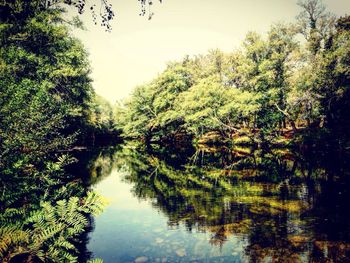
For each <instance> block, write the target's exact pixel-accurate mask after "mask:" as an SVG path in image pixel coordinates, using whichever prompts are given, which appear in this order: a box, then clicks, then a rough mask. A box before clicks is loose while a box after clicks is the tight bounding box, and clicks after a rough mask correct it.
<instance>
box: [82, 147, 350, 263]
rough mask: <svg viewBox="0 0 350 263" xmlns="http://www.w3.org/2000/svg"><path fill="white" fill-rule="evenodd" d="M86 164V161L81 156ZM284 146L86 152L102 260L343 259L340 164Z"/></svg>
mask: <svg viewBox="0 0 350 263" xmlns="http://www.w3.org/2000/svg"><path fill="white" fill-rule="evenodd" d="M86 160H88V161H87V162H86ZM347 160H348V159H347V158H346V156H341V155H339V154H334V153H333V154H328V155H326V154H320V155H317V154H315V153H312V154H300V153H299V154H297V153H295V152H292V151H290V150H286V149H272V150H266V151H262V150H256V149H255V150H254V149H249V148H238V147H236V148H233V149H231V148H227V147H221V148H217V147H216V148H209V147H203V146H200V147H197V148H196V149H195V148H192V147H186V148H174V147H168V148H161V147H159V146H158V147H157V146H153V147H146V146H144V145H141V144H126V145H124V146H119V147H117V148H110V149H104V150H102V151H100V152H96V153H94V154H91V155H90V157H89V158H87V159H86V158H85V162H82V164H81V165H83V164H84V165H85V169H82V170H81V171H85V173H86V174H88V176H87V175H86V178H89V179H88V180H86V184H87V185H91V187H92V188H93V189H95V190H96V191H97V192H99V193H101V194H102V195H103V196H105V197H107V199H108V200H109V205H108V206H107V208H106V210H105V211H104V213H103V214H102V215H101V216H99V217H97V218H95V219H94V227H93V228H92V230H91V232H90V233H89V234H88V243H87V250H88V251H89V252H90V253H91V254H92V256H93V257H97V258H102V259H103V260H104V262H349V261H350V260H349V258H350V220H348V219H349V205H348V202H349V201H348V200H350V199H349V197H350V195H349V190H348V189H349V185H350V184H349V164H348V162H347Z"/></svg>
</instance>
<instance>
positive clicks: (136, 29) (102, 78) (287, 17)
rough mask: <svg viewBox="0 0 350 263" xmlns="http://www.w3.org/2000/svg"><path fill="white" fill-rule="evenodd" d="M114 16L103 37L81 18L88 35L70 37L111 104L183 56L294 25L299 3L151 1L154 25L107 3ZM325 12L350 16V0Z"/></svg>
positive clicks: (120, 0) (121, 4) (127, 4)
mask: <svg viewBox="0 0 350 263" xmlns="http://www.w3.org/2000/svg"><path fill="white" fill-rule="evenodd" d="M110 2H111V3H112V4H113V9H114V10H115V12H116V17H115V19H114V21H113V22H112V26H113V30H112V32H111V33H107V32H105V31H104V29H103V28H101V27H100V26H95V25H93V23H92V20H91V15H90V13H89V12H88V10H87V11H86V14H84V15H83V16H82V20H83V21H84V23H85V25H86V27H87V30H86V31H81V30H76V31H74V33H75V34H76V36H78V37H79V38H80V39H81V40H82V41H83V43H84V45H85V47H86V48H87V50H88V52H89V54H90V61H91V65H92V70H93V71H92V75H91V76H92V78H93V80H94V83H93V85H94V88H95V90H96V92H97V93H98V94H100V95H102V96H103V97H105V98H106V99H108V100H109V101H110V102H112V103H114V102H115V101H116V100H120V99H123V98H125V97H127V95H128V94H130V92H131V91H132V89H133V88H134V87H135V86H137V85H139V84H142V83H145V82H148V81H150V80H152V79H153V78H154V77H156V76H157V74H158V73H160V72H161V71H162V70H163V69H164V68H165V65H166V62H167V61H171V60H179V59H181V58H183V57H184V56H185V55H186V54H188V55H195V54H200V53H202V54H203V53H206V52H207V51H208V50H209V49H214V48H219V49H221V50H223V51H231V50H234V49H235V48H237V47H239V45H240V43H241V42H242V41H243V39H244V37H245V35H246V33H247V32H248V31H252V30H254V31H257V32H260V33H264V32H266V31H267V30H268V29H269V27H270V25H271V24H272V23H274V22H281V21H284V22H292V21H294V19H295V16H296V15H297V14H298V13H299V11H300V9H299V7H298V6H297V5H296V2H297V0H163V4H159V3H158V1H157V0H154V5H153V11H154V13H155V15H154V16H153V18H152V20H150V21H149V20H148V19H147V17H140V16H139V12H140V6H139V5H138V1H137V0H110ZM324 3H325V4H326V6H327V7H328V10H329V11H331V12H333V13H335V14H337V15H344V14H346V13H347V14H350V0H325V1H324Z"/></svg>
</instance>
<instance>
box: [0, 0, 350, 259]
mask: <svg viewBox="0 0 350 263" xmlns="http://www.w3.org/2000/svg"><path fill="white" fill-rule="evenodd" d="M87 2H88V1H43V0H34V1H25V0H18V1H17V0H16V1H13V0H4V1H1V2H0V36H1V37H0V261H1V262H102V260H100V259H98V257H96V258H95V255H91V254H89V253H88V252H87V250H88V249H87V248H86V246H87V245H86V242H87V239H88V238H87V237H86V236H87V233H89V231H93V228H94V220H95V219H94V217H95V216H97V215H100V214H103V211H104V209H105V208H106V207H107V206H108V202H107V201H106V199H105V198H104V197H103V194H102V195H101V194H100V193H98V192H96V191H95V190H94V187H93V185H94V184H95V183H98V181H100V180H102V179H103V178H104V177H105V176H106V174H108V175H109V174H110V173H112V171H114V170H115V169H117V170H118V171H120V172H122V173H125V172H128V175H127V176H126V177H125V180H126V181H127V182H128V183H130V184H132V185H133V187H134V188H133V193H134V196H136V197H137V198H138V199H139V200H153V201H152V202H153V207H156V208H157V209H158V210H159V211H161V212H162V213H163V214H164V215H165V216H166V217H167V218H168V219H169V225H170V226H171V227H173V226H179V225H181V222H185V223H184V225H185V228H186V230H187V231H188V232H191V231H192V229H195V228H196V229H197V230H198V231H199V232H209V233H212V235H211V239H210V244H211V245H219V246H220V247H221V246H223V244H224V243H225V242H226V241H227V240H228V239H229V236H231V235H237V234H238V235H245V234H247V235H248V236H249V238H250V239H251V242H252V243H251V245H250V246H249V247H248V249H247V250H246V251H248V252H246V253H247V254H248V255H250V256H251V258H250V259H251V260H252V261H254V262H260V261H263V260H264V258H265V259H266V257H267V255H268V256H271V255H273V256H272V257H277V259H278V257H283V252H284V250H283V249H284V248H285V246H286V245H285V244H284V243H283V244H282V243H278V242H277V241H276V240H274V242H275V243H273V242H272V241H271V244H268V245H266V244H265V245H266V247H265V248H262V247H263V246H264V242H266V240H268V239H271V236H268V235H267V234H266V233H267V232H266V230H265V228H266V227H267V228H268V227H271V226H273V227H274V228H273V229H274V231H272V232H271V234H270V235H276V236H279V235H281V233H279V232H278V231H279V230H280V229H278V230H276V228H277V227H278V226H279V223H278V222H282V221H283V220H284V221H283V222H282V223H281V224H287V223H288V220H287V217H288V216H287V215H292V217H293V218H294V219H295V221H293V222H294V223H295V222H296V220H297V219H296V218H298V217H299V216H301V214H302V212H303V211H304V210H307V209H309V210H308V211H311V212H309V213H310V214H311V215H312V216H313V217H312V218H313V219H314V218H316V220H315V221H317V220H318V219H319V218H318V216H319V215H320V214H322V213H324V211H326V210H327V209H328V210H331V209H332V208H331V205H329V204H328V203H327V204H325V203H322V201H324V199H326V196H327V194H329V193H330V194H329V196H333V192H332V191H331V190H329V189H328V190H329V191H328V192H327V191H326V190H324V189H327V187H325V185H327V184H328V185H331V186H332V187H334V189H338V188H339V189H341V190H339V192H340V191H341V192H342V193H344V194H343V196H344V198H346V196H348V192H346V191H347V190H346V189H347V188H346V187H344V185H345V186H346V185H347V183H348V182H347V180H348V179H347V178H348V176H349V173H348V172H347V171H348V170H347V169H348V168H347V167H348V160H349V159H347V157H349V155H348V153H349V151H350V114H349V113H350V111H349V109H350V16H347V15H345V16H341V17H340V16H336V15H334V14H332V13H330V12H329V11H328V10H327V8H326V7H325V5H323V3H322V2H321V1H318V0H303V1H299V2H298V5H299V8H300V10H301V12H300V13H299V15H298V16H297V17H296V18H295V21H294V22H293V23H282V22H281V23H275V24H273V25H271V27H270V29H269V31H268V32H266V34H258V33H256V32H253V31H252V32H248V33H247V35H246V37H245V39H244V40H243V42H242V44H241V46H240V47H239V48H236V49H233V50H232V52H223V51H221V50H219V49H212V50H209V51H208V53H206V54H198V55H185V56H184V57H183V58H182V59H180V60H177V61H171V62H169V63H168V64H167V66H166V69H165V70H164V71H163V72H161V73H159V74H158V76H155V78H154V79H153V80H152V81H150V82H148V83H144V84H141V85H139V86H138V87H136V88H135V89H134V91H133V93H132V94H131V95H130V96H129V98H127V99H125V100H123V101H122V102H118V103H115V104H111V103H110V102H108V100H106V99H105V98H103V97H102V96H100V95H98V94H97V93H96V91H95V90H94V88H93V81H92V78H91V71H92V69H91V65H90V62H89V54H88V52H87V50H86V49H85V47H84V45H83V44H82V42H81V41H80V40H78V38H76V37H75V36H74V34H73V30H74V28H84V25H83V24H82V22H81V20H80V18H79V15H80V14H81V13H82V12H83V11H84V10H85V9H89V10H90V11H91V12H90V13H91V19H92V20H93V21H94V22H95V23H96V24H97V23H101V27H102V28H103V30H106V31H112V30H113V29H112V27H111V25H110V21H111V20H112V19H113V17H114V11H113V8H112V6H111V5H110V4H109V2H108V1H102V2H101V9H102V11H99V12H97V11H95V10H97V7H95V6H94V5H91V7H90V6H89V5H88V3H87ZM160 2H162V1H160ZM139 4H140V15H141V16H144V15H146V14H147V15H149V19H150V18H151V17H152V15H153V13H152V12H151V11H147V10H150V9H148V8H149V7H150V6H151V5H152V1H139ZM67 10H73V11H74V14H75V15H76V16H73V17H69V18H67ZM349 11H350V10H349ZM147 12H148V13H147ZM145 23H146V21H145ZM116 63H117V62H116ZM135 74H137V73H135ZM116 145H117V146H116ZM120 145H123V146H120ZM125 145H126V146H125ZM106 146H113V147H121V148H118V149H117V150H115V151H114V150H113V151H114V153H112V152H113V151H112V150H111V152H109V151H107V154H105V152H104V151H105V150H101V151H102V153H99V155H98V157H96V156H94V157H93V158H92V160H94V162H95V163H94V165H95V166H97V167H95V166H94V165H91V163H88V166H87V167H88V168H89V175H86V174H85V176H84V172H82V171H85V170H84V169H81V165H82V164H81V160H83V158H81V156H80V155H81V154H82V152H83V153H85V152H90V151H91V152H93V150H96V149H98V150H100V149H104V147H106ZM184 149H186V150H184ZM169 151H173V152H172V153H169ZM182 154H183V156H181V158H180V157H179V155H182ZM206 154H207V155H208V154H209V156H210V157H207V159H206V158H205V156H206ZM83 155H84V154H83ZM168 155H169V156H168ZM200 155H201V157H200ZM106 156H107V157H106ZM174 156H175V157H174ZM312 156H313V157H312ZM315 156H316V157H320V159H321V160H317V161H316V160H315V159H314V157H315ZM327 156H333V157H334V158H336V157H339V156H340V157H339V159H338V160H339V163H341V167H345V168H344V169H343V170H342V169H340V168H339V170H336V173H337V175H336V176H334V174H332V171H333V170H332V169H335V168H334V167H333V166H331V165H330V166H326V164H327V165H328V163H327ZM321 157H322V158H321ZM80 158H81V159H80ZM200 158H201V162H199V161H198V160H199V159H200ZM346 160H347V161H346ZM323 161H324V163H322V162H323ZM106 166H107V168H106ZM197 166H198V167H197ZM325 166H326V167H325ZM330 167H332V168H330ZM105 169H106V172H105ZM337 169H338V168H337ZM72 171H73V172H72ZM77 171H78V172H79V173H81V174H78V172H77ZM232 171H234V172H232ZM105 173H106V174H105ZM312 174H313V176H312ZM327 174H330V176H329V178H328V177H327V176H328V175H327ZM90 177H91V178H90ZM101 178H102V179H101ZM334 178H336V180H339V184H338V185H337V184H336V183H334V182H333V181H332V182H331V180H333V179H334ZM303 180H306V182H305V185H304V184H303V183H304V181H303ZM318 180H319V181H318ZM287 183H288V184H289V183H290V184H291V185H292V184H295V185H294V186H295V188H293V187H294V186H293V187H292V186H291V187H290V188H289V186H286V184H287ZM311 185H312V187H311ZM316 186H319V187H316ZM284 187H285V188H286V189H287V190H286V189H285V188H284ZM298 187H299V188H298ZM302 187H305V188H308V187H310V189H309V192H307V193H306V194H305V196H306V197H307V198H308V199H307V200H305V199H302V198H301V196H302V195H303V194H302V189H301V188H302ZM315 189H316V190H315ZM332 189H333V188H332ZM282 191H290V192H289V194H286V195H283V194H282ZM313 191H316V192H317V194H315V195H312V193H313ZM283 193H285V192H283ZM227 196H229V197H227ZM303 196H304V195H303ZM224 197H227V198H226V199H225V198H224ZM198 198H199V199H198ZM217 198H218V199H217ZM221 198H222V199H221ZM337 198H338V197H337ZM280 199H281V200H280ZM310 200H312V202H313V203H312V205H311V204H308V203H307V202H309V201H310ZM334 200H335V201H334V202H337V200H338V199H336V198H335V199H334ZM338 201H339V200H338ZM343 201H344V200H343V199H341V201H339V206H337V207H340V208H339V209H344V203H343ZM310 202H311V201H310ZM228 203H229V204H230V205H231V206H230V208H227V205H228ZM263 204H265V206H263ZM317 205H319V207H320V208H317ZM262 207H263V208H262ZM322 209H324V210H322ZM333 212H334V214H336V215H337V220H339V222H341V223H342V225H344V226H345V227H344V228H345V230H344V232H345V233H346V234H345V235H344V236H345V237H343V236H342V238H343V239H342V240H341V242H343V241H344V240H345V239H346V242H347V239H348V237H349V235H348V234H349V233H350V231H349V226H348V224H347V223H346V222H345V221H344V220H343V219H344V218H345V217H347V216H348V215H347V214H346V213H345V212H343V213H341V212H339V210H337V211H333ZM310 214H307V216H306V217H307V219H309V217H310V218H311V216H310ZM338 214H339V215H338ZM308 216H309V217H308ZM238 218H239V220H238ZM281 218H282V219H283V220H282V219H281ZM236 219H237V220H236ZM279 220H280V221H279ZM281 220H282V221H281ZM228 221H229V222H228ZM252 222H256V224H255V225H254V224H253V223H252ZM267 222H269V224H270V225H269V226H267V225H266V224H267ZM317 222H318V221H317ZM337 222H338V221H334V222H333V221H332V227H336V225H337ZM315 224H316V223H315ZM321 224H322V223H319V222H318V227H319V228H317V230H316V231H315V232H312V231H311V230H310V229H309V228H308V229H307V230H305V229H304V228H303V227H304V225H308V226H309V225H312V223H310V222H309V221H307V220H306V219H305V218H301V219H300V221H298V222H297V223H295V228H300V229H303V231H304V232H303V231H301V230H300V232H302V234H300V235H299V234H298V235H293V236H288V235H287V234H285V233H284V235H282V236H283V237H282V240H284V241H285V240H287V241H288V246H289V247H288V253H290V255H292V254H293V253H296V252H295V251H297V250H298V251H299V250H300V251H307V249H306V248H305V247H304V244H306V243H307V244H309V243H310V244H311V243H312V242H314V240H317V238H318V236H317V235H316V234H319V233H321V234H324V233H323V232H322V227H320V225H321ZM253 226H254V229H253ZM313 226H314V225H312V227H313ZM261 229H264V230H261ZM259 231H262V232H264V231H265V232H264V233H265V234H266V235H262V236H260V237H259V238H260V239H259V238H257V235H258V234H257V233H259ZM311 232H312V233H311ZM326 232H327V233H326V234H327V235H328V234H329V235H331V234H330V232H331V231H329V228H327V231H326ZM335 232H336V233H337V234H338V235H339V236H341V235H342V233H341V232H342V231H341V229H336V231H335ZM304 234H305V235H304ZM321 234H320V235H321ZM303 235H304V236H303ZM334 235H335V234H334ZM300 236H303V237H302V241H300V240H301V239H300ZM303 238H304V239H303ZM158 241H159V239H158ZM253 241H254V242H255V241H256V242H257V243H258V245H259V246H253ZM322 242H323V241H322ZM339 242H340V241H339V240H337V241H334V243H332V246H331V245H329V244H328V248H329V247H331V248H332V249H334V250H336V253H338V254H337V255H336V256H335V257H334V258H333V259H335V261H334V262H337V260H336V259H337V258H338V259H339V258H340V260H346V258H348V256H349V253H350V252H349V251H350V249H349V247H350V245H349V244H350V243H346V242H345V241H344V243H346V245H344V246H345V248H344V249H343V248H342V246H341V245H342V244H343V243H339ZM159 243H161V242H159ZM322 244H323V243H322ZM334 244H336V245H334ZM260 246H261V247H260ZM291 247H293V249H292V248H291ZM325 247H326V245H324V246H323V245H322V246H321V245H320V246H319V247H318V249H319V250H320V251H325V250H326V248H325ZM260 248H261V250H260ZM275 249H277V250H278V251H277V252H276V254H275V253H274V252H275V251H274V250H275ZM178 251H180V252H178ZM344 251H345V252H344ZM298 253H299V252H298ZM300 253H301V252H300ZM310 253H311V252H310ZM176 254H177V255H178V257H180V258H182V257H184V256H186V253H183V249H182V248H181V249H179V250H177V252H176ZM133 256H139V255H133ZM313 257H314V258H315V260H316V261H315V262H317V260H321V259H320V258H321V256H319V255H314V254H313ZM146 259H147V260H148V258H146V257H138V258H137V259H135V261H127V260H125V262H147V260H146ZM225 259H226V258H225ZM128 260H129V259H128ZM142 260H143V261H142ZM188 260H189V259H188ZM322 260H326V258H322ZM118 262H119V261H118ZM120 262H124V261H123V260H120ZM152 262H153V261H152ZM159 262H160V261H159ZM169 262H172V261H171V260H170V261H169ZM228 262H229V261H228ZM320 262H321V261H320ZM322 262H323V261H322ZM324 262H326V261H324ZM327 262H328V261H327ZM329 262H333V261H329ZM339 262H346V261H339Z"/></svg>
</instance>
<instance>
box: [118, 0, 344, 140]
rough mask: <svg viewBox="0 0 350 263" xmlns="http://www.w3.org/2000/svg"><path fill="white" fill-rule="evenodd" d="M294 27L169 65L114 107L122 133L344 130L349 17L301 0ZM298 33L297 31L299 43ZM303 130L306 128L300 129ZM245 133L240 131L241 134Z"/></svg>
mask: <svg viewBox="0 0 350 263" xmlns="http://www.w3.org/2000/svg"><path fill="white" fill-rule="evenodd" d="M299 5H300V6H301V7H302V12H301V13H300V14H299V15H298V17H297V21H296V22H295V23H294V24H275V25H273V26H272V27H271V29H270V30H269V31H268V33H267V35H266V36H261V35H259V34H257V33H255V32H250V33H248V34H247V36H246V38H245V40H244V42H243V44H242V46H241V48H240V49H238V50H235V51H233V52H232V53H223V52H221V51H219V50H211V51H209V53H208V54H207V55H198V56H194V57H188V56H187V57H185V58H184V59H183V60H182V61H179V62H173V63H169V65H168V66H167V68H166V70H165V71H164V72H163V73H161V74H160V75H159V76H158V77H157V78H156V79H154V80H153V81H151V82H150V83H148V84H145V85H142V86H140V87H138V88H137V89H136V90H135V91H134V93H133V94H132V96H131V98H130V99H129V100H127V101H126V102H125V105H124V107H120V106H119V108H118V110H119V112H120V115H121V116H122V117H119V123H120V124H121V125H122V126H123V129H124V134H125V136H129V137H143V138H145V139H146V140H147V141H152V140H153V141H159V140H164V139H169V138H170V137H172V138H174V137H176V136H179V134H191V135H194V136H195V137H197V138H199V137H201V136H202V135H203V134H207V133H208V132H216V133H218V134H220V135H221V136H223V137H232V136H234V135H235V134H239V133H240V131H242V130H244V129H246V130H248V133H249V134H250V137H251V138H252V139H254V138H255V139H256V138H259V139H265V138H266V136H276V135H281V134H283V133H285V134H286V133H289V134H291V133H292V134H296V133H297V132H298V131H302V130H304V131H305V130H309V129H315V128H317V130H322V131H329V130H332V131H334V130H337V131H339V130H342V131H341V132H342V133H344V132H346V129H347V128H346V127H349V124H350V122H349V115H348V114H346V111H347V109H349V84H350V83H349V80H350V74H349V66H350V62H349V57H350V46H349V45H350V31H349V26H348V25H349V19H350V17H348V16H345V17H341V18H335V17H334V16H333V15H332V14H330V13H328V12H327V11H326V10H325V7H324V6H323V5H322V4H321V2H320V1H313V0H309V1H303V2H300V3H299ZM300 36H304V40H301V37H300ZM305 128H306V129H305ZM246 133H247V132H246Z"/></svg>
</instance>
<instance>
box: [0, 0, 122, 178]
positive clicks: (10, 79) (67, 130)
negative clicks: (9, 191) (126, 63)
mask: <svg viewBox="0 0 350 263" xmlns="http://www.w3.org/2000/svg"><path fill="white" fill-rule="evenodd" d="M42 3H43V1H39V0H38V1H3V2H2V3H1V5H0V11H1V16H0V17H1V18H0V168H1V171H2V174H8V173H13V170H14V167H19V168H20V170H22V169H26V170H27V171H28V169H29V168H28V167H32V166H33V165H34V166H35V167H38V166H37V165H36V164H37V163H40V162H43V160H45V159H48V158H49V157H48V156H52V155H53V154H55V153H58V152H62V151H66V150H69V149H70V148H72V147H73V146H74V145H75V144H79V145H81V144H92V143H94V141H95V139H96V137H99V136H100V135H101V134H109V135H111V134H113V135H116V134H117V132H116V127H115V123H114V118H113V113H112V107H111V106H110V105H109V104H108V102H106V101H105V100H103V99H102V98H100V97H99V96H97V95H96V94H95V92H94V90H93V88H92V84H91V82H92V80H91V78H90V77H89V74H90V71H91V69H90V65H89V61H88V54H87V52H86V51H85V49H84V47H83V45H82V44H81V43H80V41H78V40H77V39H76V38H74V37H73V36H72V33H71V28H72V27H74V26H81V23H80V21H79V20H78V19H77V18H74V19H72V20H71V21H66V20H65V19H66V18H64V16H63V14H64V12H65V10H64V9H63V8H62V6H60V5H57V6H53V7H50V8H46V7H45V6H43V5H42ZM100 137H101V136H100ZM15 170H16V169H15ZM29 170H30V169H29ZM17 172H19V171H17ZM22 172H23V171H22ZM22 172H20V173H22Z"/></svg>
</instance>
